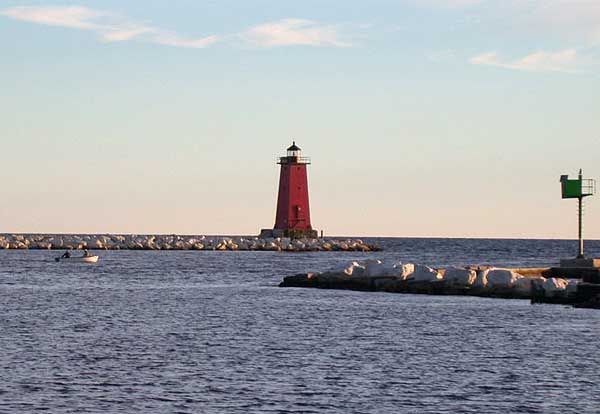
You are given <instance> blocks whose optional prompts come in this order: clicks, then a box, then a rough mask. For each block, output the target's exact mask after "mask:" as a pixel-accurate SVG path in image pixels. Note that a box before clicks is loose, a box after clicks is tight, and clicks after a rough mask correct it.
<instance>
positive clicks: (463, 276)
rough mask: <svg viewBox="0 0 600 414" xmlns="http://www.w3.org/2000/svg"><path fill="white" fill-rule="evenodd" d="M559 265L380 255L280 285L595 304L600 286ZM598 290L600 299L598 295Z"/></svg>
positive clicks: (584, 305)
mask: <svg viewBox="0 0 600 414" xmlns="http://www.w3.org/2000/svg"><path fill="white" fill-rule="evenodd" d="M555 273H556V270H555V269H550V268H543V269H542V268H540V269H500V268H493V267H465V268H460V267H449V268H446V269H434V268H431V267H428V266H425V265H420V264H411V263H400V262H397V263H385V262H382V261H380V260H366V261H363V262H352V263H349V264H346V265H343V266H341V267H338V268H336V269H331V270H329V271H325V272H321V273H320V272H315V273H302V274H297V275H294V276H288V277H285V278H284V279H283V281H282V282H281V283H280V285H279V286H280V287H303V288H320V289H345V290H358V291H376V292H391V293H413V294H429V295H465V296H478V297H492V298H506V299H529V300H531V301H532V303H558V304H571V305H576V306H582V307H597V306H595V305H594V303H600V289H595V288H594V286H598V287H600V285H594V284H589V283H582V280H580V279H566V278H561V277H555V276H553V274H555ZM596 294H597V296H598V297H597V298H596Z"/></svg>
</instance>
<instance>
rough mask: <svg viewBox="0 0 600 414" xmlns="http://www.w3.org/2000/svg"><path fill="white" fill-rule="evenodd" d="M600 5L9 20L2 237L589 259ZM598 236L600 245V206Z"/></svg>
mask: <svg viewBox="0 0 600 414" xmlns="http://www.w3.org/2000/svg"><path fill="white" fill-rule="evenodd" d="M599 70H600V2H598V1H597V0H371V1H368V2H366V1H356V0H345V1H341V0H319V1H317V0H305V1H302V2H298V1H281V0H280V1H275V0H245V1H233V0H222V1H215V0H211V1H208V0H206V1H202V0H171V1H158V0H146V1H122V0H121V1H116V0H103V1H85V0H82V1H64V2H62V3H61V2H54V1H53V2H45V1H32V2H27V1H6V0H0V91H1V93H0V143H1V147H0V148H1V150H0V166H1V177H2V180H1V182H2V187H1V188H2V190H1V193H0V194H1V196H0V232H44V233H57V232H65V233H178V234H179V233H181V234H258V232H259V230H260V229H261V228H269V227H272V226H273V223H274V220H275V207H276V206H275V203H276V196H277V194H276V191H277V185H278V183H277V181H278V175H279V171H278V165H276V163H275V160H276V157H277V156H280V155H283V154H284V152H285V149H286V147H287V146H289V145H290V144H291V141H292V140H295V141H296V142H297V144H298V145H299V146H300V147H301V148H302V150H303V154H304V155H306V156H310V157H311V158H312V165H310V167H309V188H310V199H311V216H312V224H313V227H314V228H316V229H319V230H321V229H322V230H324V232H325V234H326V235H348V236H399V237H508V238H512V237H514V238H576V236H577V203H576V201H574V200H561V197H560V184H559V177H560V175H562V174H570V175H572V176H573V175H576V174H577V172H578V170H579V168H583V171H584V175H585V176H586V177H589V178H600V131H599V126H600V101H599V98H598V97H599V96H600V94H599V92H600V76H599V73H600V72H599ZM597 198H598V197H590V198H588V199H586V209H585V211H586V217H585V220H586V221H585V234H586V236H587V237H588V238H595V239H599V238H600V200H597Z"/></svg>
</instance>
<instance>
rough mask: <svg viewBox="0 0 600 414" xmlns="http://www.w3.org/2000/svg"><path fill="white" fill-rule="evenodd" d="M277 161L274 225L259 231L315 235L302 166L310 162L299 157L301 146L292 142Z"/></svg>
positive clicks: (276, 234)
mask: <svg viewBox="0 0 600 414" xmlns="http://www.w3.org/2000/svg"><path fill="white" fill-rule="evenodd" d="M277 164H279V165H281V172H280V174H279V194H278V196H277V215H276V217H275V228H274V229H273V230H263V231H261V236H263V237H264V236H272V237H281V236H285V237H294V238H301V237H308V238H316V237H317V231H316V230H313V228H312V226H311V224H310V206H309V202H308V177H307V171H306V166H307V165H308V164H310V158H307V157H303V156H302V150H301V149H300V148H299V147H298V146H297V145H296V142H293V143H292V146H291V147H289V148H288V149H287V155H286V156H285V157H280V158H279V161H278V162H277Z"/></svg>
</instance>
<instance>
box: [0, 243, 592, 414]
mask: <svg viewBox="0 0 600 414" xmlns="http://www.w3.org/2000/svg"><path fill="white" fill-rule="evenodd" d="M379 242H380V243H381V244H382V246H383V247H385V248H386V249H387V250H386V251H385V252H381V253H374V254H371V255H369V254H362V253H309V254H286V253H272V252H195V251H194V252H175V251H169V252H137V251H136V252H133V251H132V252H128V251H115V252H102V253H101V255H102V258H101V261H100V263H98V264H97V265H83V264H58V263H54V262H53V261H52V258H53V257H54V256H55V255H57V254H58V253H57V252H48V251H1V252H0V306H1V311H2V312H1V314H0V412H2V413H29V412H40V411H47V412H50V413H101V412H102V413H120V412H123V413H132V412H143V413H268V412H273V413H288V412H290V413H291V412H295V413H390V412H399V413H403V412H406V413H456V412H470V413H518V412H523V413H598V412H600V393H599V391H600V385H599V384H600V354H599V352H598V343H599V341H600V311H597V310H583V309H573V308H570V307H564V306H556V305H554V306H552V305H537V306H532V305H530V304H529V303H528V302H527V301H521V300H497V299H480V298H471V297H434V296H413V295H398V294H386V293H361V292H347V291H325V290H312V289H304V290H303V289H281V288H277V287H276V285H277V284H278V283H279V281H280V280H281V278H282V277H283V276H286V275H290V274H294V273H297V272H303V271H307V270H324V269H327V268H329V267H332V266H335V265H336V264H338V263H341V262H346V261H349V260H352V259H359V258H365V257H373V258H375V257H378V258H379V257H388V258H397V259H403V260H406V261H413V262H422V263H426V264H430V265H434V266H435V265H437V266H443V265H448V264H471V263H487V264H495V265H514V266H543V265H550V264H552V263H553V262H554V261H555V260H556V259H557V258H559V257H569V256H572V255H573V251H574V249H575V248H576V244H575V243H573V242H564V241H563V242H561V241H510V240H496V241H493V240H441V239H440V240H432V239H420V240H418V239H417V240H409V239H379ZM587 247H588V249H589V251H590V254H593V253H594V251H595V252H597V253H598V254H597V255H598V256H600V243H598V242H591V243H588V245H587Z"/></svg>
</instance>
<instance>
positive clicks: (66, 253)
mask: <svg viewBox="0 0 600 414" xmlns="http://www.w3.org/2000/svg"><path fill="white" fill-rule="evenodd" d="M70 257H71V252H70V251H68V250H66V251H65V252H64V253H63V255H62V256H61V258H62V259H69V258H70Z"/></svg>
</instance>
